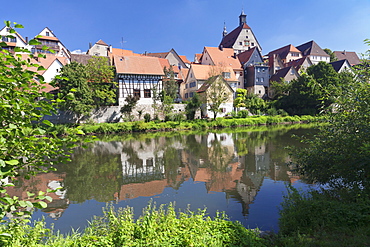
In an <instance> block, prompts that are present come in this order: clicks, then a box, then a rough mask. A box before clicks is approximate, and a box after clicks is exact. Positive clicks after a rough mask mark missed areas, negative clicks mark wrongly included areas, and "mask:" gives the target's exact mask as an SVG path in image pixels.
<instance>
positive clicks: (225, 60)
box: [203, 47, 242, 70]
mask: <svg viewBox="0 0 370 247" xmlns="http://www.w3.org/2000/svg"><path fill="white" fill-rule="evenodd" d="M205 52H207V53H208V54H209V56H210V57H211V59H212V61H213V63H214V65H216V66H225V67H231V68H233V69H234V70H241V69H242V66H241V64H240V61H239V59H238V58H237V57H236V56H235V54H234V49H232V48H223V49H222V50H221V49H220V48H218V47H204V52H203V53H205Z"/></svg>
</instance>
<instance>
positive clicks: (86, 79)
mask: <svg viewBox="0 0 370 247" xmlns="http://www.w3.org/2000/svg"><path fill="white" fill-rule="evenodd" d="M61 76H62V77H61V78H60V79H57V80H55V81H54V85H55V86H57V87H59V93H58V97H59V98H60V99H66V100H65V101H62V102H60V108H61V109H62V110H66V111H72V112H74V113H76V114H77V115H78V116H79V117H82V116H84V115H85V116H88V115H90V113H91V111H92V109H94V108H95V107H98V106H105V105H111V104H114V103H115V101H116V94H115V90H114V89H113V87H114V85H115V83H114V82H113V69H112V66H109V65H108V60H107V58H104V57H93V58H92V59H90V60H89V61H88V63H87V65H84V64H80V63H77V62H71V63H70V64H67V65H65V66H64V67H63V68H62V70H61Z"/></svg>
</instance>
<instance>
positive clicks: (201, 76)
mask: <svg viewBox="0 0 370 247" xmlns="http://www.w3.org/2000/svg"><path fill="white" fill-rule="evenodd" d="M191 70H192V71H193V73H194V77H195V78H196V79H197V80H208V78H209V77H210V76H212V73H213V72H214V71H218V70H220V71H221V70H222V72H230V78H227V79H226V80H227V81H237V79H236V77H235V73H234V71H233V69H232V68H231V67H223V66H221V67H219V66H213V65H204V64H192V65H191Z"/></svg>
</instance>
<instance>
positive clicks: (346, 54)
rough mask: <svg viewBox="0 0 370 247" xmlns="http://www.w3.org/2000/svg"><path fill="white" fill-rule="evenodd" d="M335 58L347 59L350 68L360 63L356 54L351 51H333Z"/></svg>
mask: <svg viewBox="0 0 370 247" xmlns="http://www.w3.org/2000/svg"><path fill="white" fill-rule="evenodd" d="M334 54H335V56H336V57H337V58H338V60H343V59H347V60H348V62H349V64H350V65H351V66H354V65H357V64H360V63H361V61H360V59H359V58H358V56H357V54H356V52H353V51H334Z"/></svg>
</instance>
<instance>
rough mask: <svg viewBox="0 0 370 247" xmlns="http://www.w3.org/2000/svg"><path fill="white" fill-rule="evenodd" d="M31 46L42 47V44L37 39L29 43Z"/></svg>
mask: <svg viewBox="0 0 370 247" xmlns="http://www.w3.org/2000/svg"><path fill="white" fill-rule="evenodd" d="M28 44H29V45H40V44H41V42H40V41H38V40H36V39H31V40H30V41H29V42H28Z"/></svg>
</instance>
